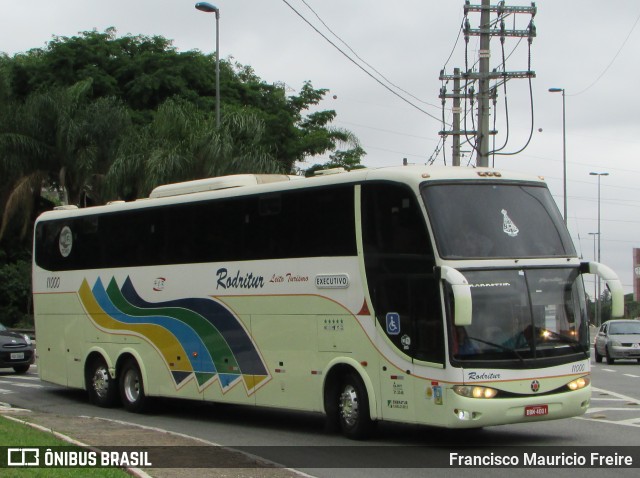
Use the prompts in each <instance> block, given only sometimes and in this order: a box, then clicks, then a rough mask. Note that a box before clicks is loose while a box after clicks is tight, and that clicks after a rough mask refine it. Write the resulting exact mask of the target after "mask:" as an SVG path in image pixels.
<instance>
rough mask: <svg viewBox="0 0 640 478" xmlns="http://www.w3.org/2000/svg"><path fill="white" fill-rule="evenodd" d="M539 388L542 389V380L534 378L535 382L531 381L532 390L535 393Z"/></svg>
mask: <svg viewBox="0 0 640 478" xmlns="http://www.w3.org/2000/svg"><path fill="white" fill-rule="evenodd" d="M539 390H540V382H538V381H537V380H534V381H533V382H531V391H532V392H534V393H535V392H537V391H539Z"/></svg>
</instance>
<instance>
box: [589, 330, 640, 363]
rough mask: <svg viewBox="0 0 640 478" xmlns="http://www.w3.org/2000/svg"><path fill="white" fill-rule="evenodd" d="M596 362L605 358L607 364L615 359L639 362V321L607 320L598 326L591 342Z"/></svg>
mask: <svg viewBox="0 0 640 478" xmlns="http://www.w3.org/2000/svg"><path fill="white" fill-rule="evenodd" d="M593 349H594V354H595V359H596V362H602V357H607V363H610V364H612V363H614V362H615V361H616V360H617V359H636V360H637V361H638V362H640V320H609V321H608V322H605V323H604V324H602V325H601V326H600V330H598V333H597V334H596V338H595V340H594V342H593Z"/></svg>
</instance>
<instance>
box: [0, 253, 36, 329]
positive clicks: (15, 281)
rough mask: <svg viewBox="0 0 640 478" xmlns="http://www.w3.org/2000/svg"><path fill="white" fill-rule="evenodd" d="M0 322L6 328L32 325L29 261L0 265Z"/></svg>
mask: <svg viewBox="0 0 640 478" xmlns="http://www.w3.org/2000/svg"><path fill="white" fill-rule="evenodd" d="M0 284H2V287H0V322H1V323H2V324H4V325H5V326H7V327H15V326H16V325H18V324H21V325H24V324H28V323H33V320H32V319H31V315H30V314H28V313H27V312H29V311H31V261H27V260H24V259H19V260H18V261H16V262H10V263H5V264H2V265H0Z"/></svg>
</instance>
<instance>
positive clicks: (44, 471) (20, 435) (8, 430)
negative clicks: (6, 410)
mask: <svg viewBox="0 0 640 478" xmlns="http://www.w3.org/2000/svg"><path fill="white" fill-rule="evenodd" d="M9 446H10V447H30V446H70V445H69V443H67V442H65V441H62V440H60V439H58V438H56V437H55V436H53V435H52V434H51V433H47V432H43V431H40V430H35V429H33V428H31V427H28V426H26V425H22V424H21V423H17V422H14V421H12V420H9V419H7V418H5V417H2V416H0V447H9ZM5 453H6V452H5ZM41 461H42V457H41ZM6 463H7V456H0V476H2V477H3V478H14V477H15V478H24V477H28V478H33V477H36V478H63V477H64V478H67V477H70V478H75V477H78V478H80V477H90V478H94V477H95V478H124V477H127V478H129V476H130V475H129V474H127V473H125V472H124V471H122V470H120V469H117V468H44V467H43V468H5V466H6Z"/></svg>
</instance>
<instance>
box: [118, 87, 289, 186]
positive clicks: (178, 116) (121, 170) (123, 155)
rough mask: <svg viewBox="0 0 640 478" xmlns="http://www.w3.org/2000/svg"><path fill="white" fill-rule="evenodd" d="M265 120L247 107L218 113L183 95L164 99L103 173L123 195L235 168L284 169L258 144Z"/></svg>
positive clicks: (248, 170) (254, 170) (247, 170)
mask: <svg viewBox="0 0 640 478" xmlns="http://www.w3.org/2000/svg"><path fill="white" fill-rule="evenodd" d="M264 129H265V126H264V123H263V122H262V121H260V119H259V118H258V117H257V116H256V115H255V114H252V113H251V112H248V111H236V112H233V113H227V114H225V115H224V116H223V117H222V122H221V125H220V129H219V130H217V129H216V128H215V119H214V117H213V114H212V113H211V112H205V111H202V110H201V109H199V108H197V107H195V106H194V105H193V104H191V103H189V102H186V101H184V100H178V99H172V100H168V101H166V102H165V103H164V104H163V105H162V106H161V107H160V108H159V109H158V111H157V113H156V114H155V116H154V120H153V122H152V123H151V124H149V125H148V126H147V127H145V128H144V129H142V130H139V131H136V132H134V133H133V135H131V136H130V137H129V138H128V140H127V141H125V142H124V143H123V144H122V145H121V149H120V153H119V154H118V156H117V159H116V161H115V162H114V163H113V165H112V167H111V169H110V171H109V174H108V176H107V178H108V183H109V184H110V186H111V189H112V191H113V192H114V193H115V194H116V195H117V196H118V197H121V198H124V199H132V198H135V197H140V195H144V196H146V195H148V193H149V192H150V191H151V189H153V188H154V187H155V186H158V185H160V184H166V183H170V182H178V181H188V180H193V179H201V178H207V177H213V176H223V175H228V174H238V173H276V172H279V173H281V172H283V170H282V166H281V164H280V163H278V162H277V161H276V160H275V159H274V158H273V157H272V156H271V155H270V154H269V153H268V152H267V151H266V150H265V149H264V148H263V147H262V146H261V144H260V142H261V139H262V134H263V132H264Z"/></svg>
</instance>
